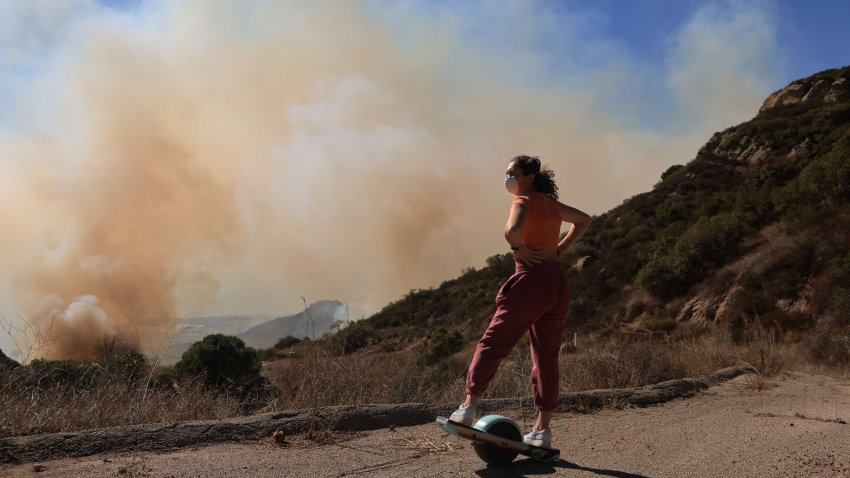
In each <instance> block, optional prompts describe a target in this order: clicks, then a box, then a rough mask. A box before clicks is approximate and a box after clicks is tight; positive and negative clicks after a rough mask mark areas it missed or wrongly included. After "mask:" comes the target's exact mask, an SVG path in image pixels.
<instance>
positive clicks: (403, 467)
mask: <svg viewBox="0 0 850 478" xmlns="http://www.w3.org/2000/svg"><path fill="white" fill-rule="evenodd" d="M503 414H505V415H507V416H511V417H513V418H515V419H517V420H518V422H519V423H520V424H521V425H523V426H524V427H526V428H527V427H528V426H529V425H530V415H529V411H528V410H507V411H504V413H503ZM845 422H850V383H848V382H840V381H836V380H834V379H831V378H828V377H822V376H812V375H806V374H798V373H789V374H786V375H784V376H782V377H779V378H777V379H775V380H773V381H772V382H770V383H769V384H768V386H767V388H760V387H757V386H755V385H754V381H753V378H752V376H749V375H745V376H741V377H738V378H736V379H734V380H732V381H730V382H727V383H725V384H723V385H720V386H716V387H712V388H710V389H708V390H706V391H704V392H701V393H700V394H698V395H696V396H694V397H691V398H688V399H680V400H674V401H672V402H669V403H666V404H664V405H658V406H653V407H647V408H628V409H622V410H618V409H605V410H602V411H600V412H597V413H593V414H571V413H570V414H558V415H557V416H556V419H555V420H554V422H553V426H552V428H553V432H554V437H555V445H556V446H558V447H560V449H561V451H562V459H561V460H560V461H558V462H556V463H554V464H542V463H536V462H533V461H529V460H517V461H515V462H514V463H513V465H512V466H509V467H501V468H487V467H485V466H484V463H483V462H481V461H480V460H479V459H478V458H477V456H476V455H475V452H474V451H473V450H472V447H471V446H470V443H469V442H465V441H461V440H459V439H456V438H453V437H450V436H446V435H445V434H444V433H442V431H441V430H439V429H438V428H437V427H436V426H435V425H433V424H428V425H420V426H415V427H404V428H396V429H392V430H391V429H382V430H374V431H370V432H363V433H355V434H349V435H345V434H339V433H336V434H334V435H330V436H319V437H318V440H305V439H304V438H302V437H294V438H293V439H292V440H291V443H292V445H291V446H290V447H288V448H281V447H278V446H276V445H273V444H272V442H271V440H267V441H262V442H254V443H240V444H226V445H215V446H209V447H204V448H197V449H186V450H181V451H177V452H171V453H132V454H107V455H100V456H92V457H87V458H73V459H61V460H53V461H48V462H44V463H41V465H43V466H44V469H43V471H41V472H35V471H33V464H26V465H18V466H5V467H2V468H0V475H1V476H10V477H21V476H38V477H71V476H73V477H78V476H91V477H115V476H127V477H131V476H149V477H196V476H208V477H218V476H222V477H224V476H227V477H251V478H256V477H266V476H269V477H271V476H275V477H278V476H292V477H302V476H303V477H310V478H320V477H343V476H351V477H354V476H370V477H371V476H376V477H399V476H404V477H407V476H411V477H444V476H480V477H514V476H535V475H557V476H577V477H582V476H587V477H592V476H610V477H644V476H651V477H711V476H716V477H732V476H734V477H738V476H741V477H750V476H752V477H756V476H758V477H771V476H800V477H812V476H822V477H850V425H848V424H847V423H845Z"/></svg>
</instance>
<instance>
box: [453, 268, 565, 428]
mask: <svg viewBox="0 0 850 478" xmlns="http://www.w3.org/2000/svg"><path fill="white" fill-rule="evenodd" d="M569 306H570V288H569V285H568V284H567V278H566V276H565V274H564V269H563V266H561V263H560V262H559V261H544V262H541V263H539V264H536V265H534V266H526V265H525V264H523V263H521V262H517V263H516V271H515V272H514V275H512V276H511V277H510V279H508V280H507V282H505V283H504V285H502V288H501V289H500V290H499V293H498V294H497V295H496V313H495V314H494V315H493V319H492V320H491V321H490V326H489V327H487V331H486V332H484V336H483V337H481V340H479V341H478V347H477V348H476V349H475V354H474V355H473V356H472V363H471V364H470V365H469V372H468V373H467V375H466V391H467V393H469V394H470V395H482V394H483V393H484V391H485V390H487V386H488V385H489V384H490V381H491V380H492V379H493V376H494V375H496V369H498V368H499V363H500V362H501V361H502V359H503V358H505V357H507V356H508V354H509V353H510V352H511V350H512V349H513V348H514V346H515V345H516V343H517V341H519V339H520V338H521V337H522V336H523V334H525V332H526V331H528V332H529V335H530V337H531V361H532V368H531V391H532V393H533V395H534V404H535V405H536V407H537V409H538V410H542V411H547V412H548V411H552V410H554V409H555V407H556V406H557V404H558V393H559V388H558V387H559V384H558V379H559V373H558V351H559V350H560V348H561V333H562V332H563V329H564V322H565V318H566V316H567V311H568V310H569Z"/></svg>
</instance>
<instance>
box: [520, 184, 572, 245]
mask: <svg viewBox="0 0 850 478" xmlns="http://www.w3.org/2000/svg"><path fill="white" fill-rule="evenodd" d="M513 203H514V204H522V205H523V206H525V208H526V209H527V210H528V219H526V221H525V227H524V228H523V230H522V242H523V244H525V245H526V246H528V247H530V248H532V249H541V248H544V247H557V246H558V236H559V235H560V233H561V208H560V205H559V204H558V201H557V200H556V199H554V198H552V197H551V196H549V195H547V194H544V193H540V192H530V193H528V194H527V195H524V196H517V197H516V199H514V202H513Z"/></svg>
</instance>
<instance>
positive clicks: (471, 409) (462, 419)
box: [449, 403, 475, 427]
mask: <svg viewBox="0 0 850 478" xmlns="http://www.w3.org/2000/svg"><path fill="white" fill-rule="evenodd" d="M474 419H475V406H474V405H470V406H468V407H465V406H463V404H462V403H461V404H460V407H458V409H457V410H455V411H454V412H453V413H452V414H451V416H450V417H449V420H451V421H453V422H458V423H463V424H464V425H466V426H468V427H471V426H472V420H474Z"/></svg>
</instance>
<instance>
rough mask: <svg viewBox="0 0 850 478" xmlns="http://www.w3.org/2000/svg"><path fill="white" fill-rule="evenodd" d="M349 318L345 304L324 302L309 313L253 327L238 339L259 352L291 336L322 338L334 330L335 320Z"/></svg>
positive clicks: (311, 308)
mask: <svg viewBox="0 0 850 478" xmlns="http://www.w3.org/2000/svg"><path fill="white" fill-rule="evenodd" d="M308 311H309V314H308ZM311 319H312V321H311ZM345 319H346V313H345V304H343V303H342V302H340V301H338V300H320V301H318V302H314V303H313V304H310V306H309V307H307V310H305V311H302V312H299V313H298V314H295V315H288V316H286V317H278V318H276V319H272V320H270V321H268V322H265V323H263V324H260V325H257V326H254V327H251V328H250V329H248V330H246V331H245V332H243V333H241V334H239V335H237V337H239V338H240V339H242V340H244V341H245V343H246V344H248V345H249V346H251V347H254V348H255V349H267V348H270V347H272V346H274V344H276V343H277V341H278V340H280V339H282V338H284V337H286V336H289V335H291V336H293V337H298V338H303V337H309V338H311V339H315V338H319V337H321V336H322V334H324V333H325V332H327V331H328V330H330V327H331V324H333V323H334V321H336V320H345Z"/></svg>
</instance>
